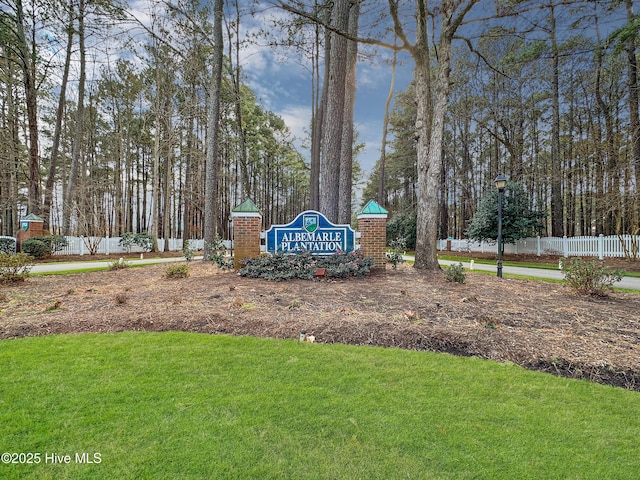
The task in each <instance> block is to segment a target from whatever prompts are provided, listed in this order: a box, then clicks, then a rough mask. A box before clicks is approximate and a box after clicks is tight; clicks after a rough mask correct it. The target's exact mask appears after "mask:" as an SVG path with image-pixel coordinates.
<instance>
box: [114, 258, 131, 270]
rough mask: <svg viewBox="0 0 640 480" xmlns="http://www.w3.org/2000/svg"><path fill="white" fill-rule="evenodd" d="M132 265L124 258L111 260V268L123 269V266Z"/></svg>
mask: <svg viewBox="0 0 640 480" xmlns="http://www.w3.org/2000/svg"><path fill="white" fill-rule="evenodd" d="M130 266H131V265H129V264H128V263H127V262H125V261H124V259H123V258H120V259H119V260H114V261H113V262H109V270H122V269H123V268H129V267H130Z"/></svg>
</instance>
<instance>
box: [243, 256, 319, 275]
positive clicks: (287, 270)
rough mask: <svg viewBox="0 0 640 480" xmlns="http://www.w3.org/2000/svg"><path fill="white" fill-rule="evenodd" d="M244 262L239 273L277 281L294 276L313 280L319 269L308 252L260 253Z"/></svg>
mask: <svg viewBox="0 0 640 480" xmlns="http://www.w3.org/2000/svg"><path fill="white" fill-rule="evenodd" d="M243 264H244V267H242V268H241V269H240V270H238V275H240V276H242V277H250V278H266V279H267V280H275V281H282V280H291V279H292V278H302V279H305V280H311V279H312V278H314V277H315V273H316V270H317V267H316V261H315V259H314V258H313V255H311V254H310V253H308V252H302V253H299V254H295V255H285V254H283V253H276V254H274V255H273V256H270V255H260V256H259V257H253V258H247V259H245V260H243Z"/></svg>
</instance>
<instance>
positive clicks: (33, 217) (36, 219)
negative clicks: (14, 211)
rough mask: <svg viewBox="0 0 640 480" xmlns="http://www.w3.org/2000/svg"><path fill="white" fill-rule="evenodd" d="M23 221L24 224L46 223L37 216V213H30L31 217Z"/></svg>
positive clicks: (28, 216)
mask: <svg viewBox="0 0 640 480" xmlns="http://www.w3.org/2000/svg"><path fill="white" fill-rule="evenodd" d="M21 221H23V222H44V220H43V219H42V218H40V217H39V216H38V215H36V214H35V213H30V214H29V215H27V216H26V217H24V218H23V219H22V220H21Z"/></svg>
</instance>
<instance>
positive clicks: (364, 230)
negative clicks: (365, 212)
mask: <svg viewBox="0 0 640 480" xmlns="http://www.w3.org/2000/svg"><path fill="white" fill-rule="evenodd" d="M358 230H359V231H360V250H361V251H362V253H363V254H364V255H365V256H368V257H373V268H385V264H386V262H387V257H386V249H387V219H386V218H384V217H376V218H367V217H363V218H360V217H358Z"/></svg>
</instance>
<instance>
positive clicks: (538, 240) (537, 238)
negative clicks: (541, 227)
mask: <svg viewBox="0 0 640 480" xmlns="http://www.w3.org/2000/svg"><path fill="white" fill-rule="evenodd" d="M536 255H538V256H540V255H542V250H541V249H540V235H538V236H537V237H536Z"/></svg>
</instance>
